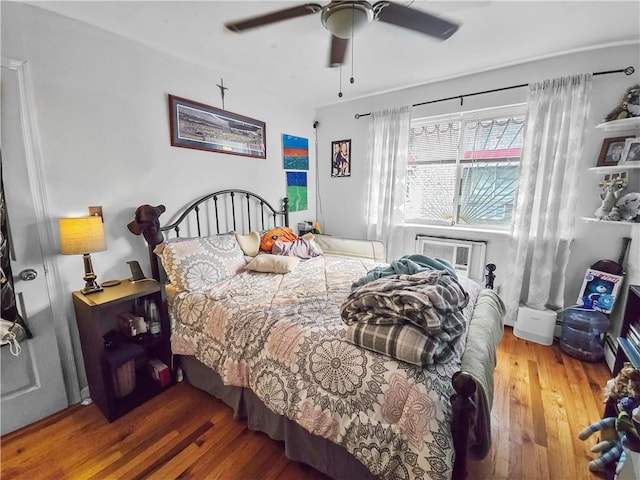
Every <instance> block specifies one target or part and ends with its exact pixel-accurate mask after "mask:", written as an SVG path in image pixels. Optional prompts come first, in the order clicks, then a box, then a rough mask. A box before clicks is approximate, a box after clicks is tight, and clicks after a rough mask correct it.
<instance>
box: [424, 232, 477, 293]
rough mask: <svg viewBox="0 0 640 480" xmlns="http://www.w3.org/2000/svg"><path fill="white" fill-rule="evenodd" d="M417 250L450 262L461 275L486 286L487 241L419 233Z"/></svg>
mask: <svg viewBox="0 0 640 480" xmlns="http://www.w3.org/2000/svg"><path fill="white" fill-rule="evenodd" d="M415 248H416V252H417V253H419V254H421V255H425V256H427V257H431V258H441V259H443V260H446V261H448V262H449V263H451V264H452V265H453V266H454V267H455V269H456V272H457V273H458V274H459V275H462V276H464V277H468V278H470V279H472V280H475V281H477V282H478V283H480V284H482V285H484V274H485V268H484V267H485V257H486V253H487V242H486V241H483V240H469V239H461V238H450V237H438V236H432V235H424V234H420V233H418V234H417V235H416V245H415Z"/></svg>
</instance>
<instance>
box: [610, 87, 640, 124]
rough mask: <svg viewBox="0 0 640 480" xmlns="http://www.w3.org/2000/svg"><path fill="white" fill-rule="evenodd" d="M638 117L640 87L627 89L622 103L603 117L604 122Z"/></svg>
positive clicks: (639, 110)
mask: <svg viewBox="0 0 640 480" xmlns="http://www.w3.org/2000/svg"><path fill="white" fill-rule="evenodd" d="M629 117H640V85H634V86H633V87H629V88H628V89H627V91H626V92H625V94H624V96H623V97H622V102H621V103H620V105H618V106H617V107H616V108H614V109H613V110H611V112H609V114H608V115H607V116H606V117H604V121H605V122H610V121H611V120H620V119H622V118H629Z"/></svg>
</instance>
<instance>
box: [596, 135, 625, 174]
mask: <svg viewBox="0 0 640 480" xmlns="http://www.w3.org/2000/svg"><path fill="white" fill-rule="evenodd" d="M630 138H634V137H633V136H626V137H612V138H605V139H604V140H603V141H602V148H601V149H600V156H599V157H598V163H597V164H596V167H613V166H615V165H617V164H618V162H620V161H621V160H622V158H623V157H622V153H623V152H624V148H625V141H626V140H627V139H630Z"/></svg>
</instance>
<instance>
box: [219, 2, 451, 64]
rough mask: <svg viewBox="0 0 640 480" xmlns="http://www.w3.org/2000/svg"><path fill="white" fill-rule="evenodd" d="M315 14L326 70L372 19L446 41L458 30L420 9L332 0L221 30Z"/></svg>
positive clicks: (339, 59)
mask: <svg viewBox="0 0 640 480" xmlns="http://www.w3.org/2000/svg"><path fill="white" fill-rule="evenodd" d="M315 13H321V17H320V18H321V20H322V25H324V27H325V28H326V29H327V30H329V32H331V51H330V55H329V66H330V67H336V66H338V65H342V64H343V63H344V57H345V53H346V50H347V46H348V44H349V39H350V38H352V35H353V32H355V31H357V30H359V29H361V28H362V27H364V26H365V25H367V24H369V23H371V22H372V21H374V20H377V21H380V22H385V23H390V24H392V25H396V26H398V27H402V28H407V29H409V30H414V31H416V32H419V33H424V34H425V35H429V36H432V37H436V38H439V39H441V40H446V39H447V38H449V37H450V36H451V35H453V34H454V33H455V32H456V30H458V27H459V25H457V24H455V23H451V22H449V21H447V20H444V19H442V18H440V17H437V16H435V15H432V14H430V13H427V12H424V11H422V10H416V9H414V8H409V7H405V6H404V5H400V4H398V3H394V2H387V1H380V2H376V3H373V4H371V3H369V2H366V1H350V2H348V1H347V2H337V1H335V2H330V3H329V4H328V5H325V6H324V7H323V6H322V5H319V4H317V3H305V4H302V5H297V6H295V7H291V8H285V9H283V10H276V11H274V12H271V13H267V14H265V15H258V16H256V17H252V18H248V19H245V20H240V21H237V22H229V23H226V24H225V27H226V28H227V29H229V30H231V31H233V32H244V31H245V30H250V29H252V28H256V27H261V26H263V25H269V24H271V23H276V22H280V21H283V20H289V19H290V18H296V17H302V16H305V15H310V14H315Z"/></svg>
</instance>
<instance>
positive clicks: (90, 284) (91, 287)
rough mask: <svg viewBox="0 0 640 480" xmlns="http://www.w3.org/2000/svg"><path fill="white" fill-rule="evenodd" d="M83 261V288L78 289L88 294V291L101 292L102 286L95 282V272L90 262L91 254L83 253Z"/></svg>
mask: <svg viewBox="0 0 640 480" xmlns="http://www.w3.org/2000/svg"><path fill="white" fill-rule="evenodd" d="M82 259H83V263H84V277H82V279H83V280H84V288H83V289H82V290H80V291H81V292H82V293H83V294H84V295H88V294H89V293H96V292H101V291H102V290H103V289H102V287H101V286H100V285H99V284H98V282H96V278H98V277H97V276H96V274H95V273H94V272H93V264H92V263H91V255H89V254H88V253H85V254H83V255H82Z"/></svg>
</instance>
